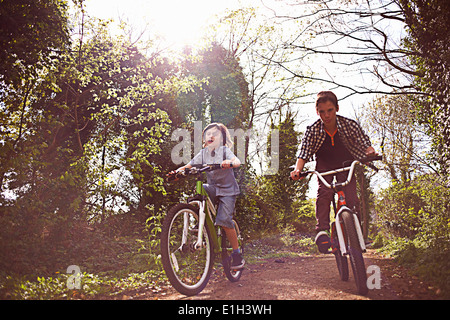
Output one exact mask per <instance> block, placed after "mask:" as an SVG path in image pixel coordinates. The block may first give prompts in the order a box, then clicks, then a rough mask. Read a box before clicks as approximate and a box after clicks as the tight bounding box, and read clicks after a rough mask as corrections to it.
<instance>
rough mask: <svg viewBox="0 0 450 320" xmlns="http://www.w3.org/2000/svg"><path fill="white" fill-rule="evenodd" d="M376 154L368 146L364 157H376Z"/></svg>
mask: <svg viewBox="0 0 450 320" xmlns="http://www.w3.org/2000/svg"><path fill="white" fill-rule="evenodd" d="M377 155H378V153H376V152H375V149H374V148H373V147H372V146H370V147H368V148H367V149H366V156H377Z"/></svg>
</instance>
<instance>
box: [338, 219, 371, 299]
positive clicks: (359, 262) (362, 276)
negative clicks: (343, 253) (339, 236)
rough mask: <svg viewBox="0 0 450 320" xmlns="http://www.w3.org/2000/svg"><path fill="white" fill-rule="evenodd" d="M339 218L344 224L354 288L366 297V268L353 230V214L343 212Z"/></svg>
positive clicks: (354, 229)
mask: <svg viewBox="0 0 450 320" xmlns="http://www.w3.org/2000/svg"><path fill="white" fill-rule="evenodd" d="M341 217H342V221H343V222H344V228H345V234H346V236H347V249H348V253H349V256H350V264H351V266H352V270H353V276H354V278H355V283H356V288H357V290H358V294H360V295H366V294H367V293H368V291H369V289H368V288H367V274H366V267H365V265H364V258H363V256H362V250H361V246H360V244H359V238H358V234H357V232H356V228H355V220H354V218H353V213H352V212H350V211H343V212H342V214H341Z"/></svg>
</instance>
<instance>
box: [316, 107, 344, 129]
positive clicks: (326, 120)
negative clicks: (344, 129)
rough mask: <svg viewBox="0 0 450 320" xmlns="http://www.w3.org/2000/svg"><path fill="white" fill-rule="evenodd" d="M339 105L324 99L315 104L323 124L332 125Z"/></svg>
mask: <svg viewBox="0 0 450 320" xmlns="http://www.w3.org/2000/svg"><path fill="white" fill-rule="evenodd" d="M338 111H339V106H335V105H334V104H333V102H331V101H325V102H322V103H319V104H318V105H317V114H318V115H319V117H320V119H321V120H322V122H323V124H324V125H325V126H332V125H334V124H335V122H336V112H338Z"/></svg>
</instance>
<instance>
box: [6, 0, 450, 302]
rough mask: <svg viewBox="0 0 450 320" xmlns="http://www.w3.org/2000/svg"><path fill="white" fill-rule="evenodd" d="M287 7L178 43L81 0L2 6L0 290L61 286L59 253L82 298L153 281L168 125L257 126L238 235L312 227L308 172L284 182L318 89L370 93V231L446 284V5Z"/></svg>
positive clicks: (184, 190)
mask: <svg viewBox="0 0 450 320" xmlns="http://www.w3.org/2000/svg"><path fill="white" fill-rule="evenodd" d="M287 3H288V4H289V14H287V13H283V14H273V15H271V16H269V15H267V14H265V15H263V14H261V13H260V12H259V11H258V9H257V8H254V7H244V8H242V9H239V10H233V11H228V12H226V13H224V14H223V15H222V16H220V17H218V18H217V22H216V23H214V24H213V25H211V27H210V28H209V29H207V30H205V38H204V41H203V43H201V44H198V46H196V47H186V48H184V49H182V50H178V51H174V50H169V49H165V48H164V46H163V45H161V43H160V42H159V41H158V38H157V37H156V35H154V37H153V36H147V35H145V36H144V33H143V32H142V33H141V32H140V31H139V30H136V29H134V28H133V26H131V25H129V24H127V23H124V22H122V23H120V24H119V26H120V28H117V27H115V28H112V26H113V25H116V24H114V21H110V20H102V19H98V18H96V17H94V16H90V15H89V14H88V12H87V10H86V8H85V4H84V1H83V0H73V1H59V0H47V1H44V0H38V1H36V0H18V1H16V0H14V1H12V0H1V1H0V146H1V147H0V182H1V194H0V297H2V298H9V299H38V298H44V299H45V298H70V297H71V295H70V293H69V292H68V289H67V288H66V283H65V281H66V279H67V275H66V269H67V267H68V266H69V265H78V266H80V268H81V270H82V272H83V273H84V277H83V279H84V280H83V281H84V283H88V284H89V286H87V287H86V288H85V292H84V294H85V295H92V296H95V295H97V294H99V293H105V292H115V291H117V290H120V288H122V287H128V286H139V285H140V284H141V283H143V282H145V283H147V285H148V283H149V282H151V281H157V280H158V279H159V278H160V277H163V272H162V271H161V264H160V257H159V238H158V236H159V231H160V224H161V221H162V218H163V217H164V213H165V212H166V211H167V209H168V208H169V207H170V206H171V205H173V204H174V203H177V202H179V201H180V200H182V199H184V198H185V197H186V196H187V195H188V193H189V190H191V189H192V181H189V180H185V181H180V182H177V183H170V184H168V183H166V182H165V180H164V177H165V174H166V173H167V172H169V171H170V170H173V169H175V168H176V167H177V166H176V165H174V164H173V163H172V162H171V161H170V153H171V150H172V148H173V147H174V146H175V145H176V144H177V143H179V141H172V139H171V134H172V132H173V130H174V129H176V128H186V129H188V130H190V131H193V125H194V121H197V120H201V121H203V123H204V124H207V123H209V122H213V121H214V122H223V123H224V124H226V125H227V126H228V128H233V129H234V128H236V129H237V128H240V129H243V130H249V129H250V130H251V131H252V132H253V134H254V135H255V136H256V139H255V140H254V141H253V140H251V139H249V138H247V139H246V145H245V149H246V161H245V162H244V165H243V166H242V167H241V168H239V169H237V170H236V171H235V173H236V177H237V179H238V183H239V185H240V186H241V191H242V194H241V196H240V197H239V199H238V203H237V217H236V218H237V220H238V221H239V223H240V226H241V229H242V230H243V231H244V234H245V237H246V239H256V238H258V237H262V236H263V235H265V234H276V233H283V232H296V233H299V234H308V233H311V232H312V231H313V229H314V224H315V218H314V199H310V197H307V192H308V181H304V182H301V183H293V182H291V181H289V180H288V179H287V177H288V174H289V171H290V170H289V169H288V167H289V166H290V165H292V164H294V163H295V159H296V154H297V150H298V146H299V143H300V140H301V137H302V130H304V124H307V123H311V122H312V118H311V117H307V116H305V113H306V111H305V110H306V109H311V108H313V104H311V102H312V101H313V100H314V95H315V94H316V93H317V88H323V89H331V90H335V89H336V90H341V89H344V90H345V94H341V95H340V96H339V97H338V98H340V104H341V105H343V104H345V101H346V100H345V99H347V98H348V97H350V96H356V95H369V96H370V97H372V98H371V101H370V103H366V104H364V105H359V106H355V112H354V115H353V118H355V119H357V120H358V121H359V122H360V123H361V125H362V126H363V127H364V129H365V130H366V132H367V133H368V134H369V136H370V137H371V140H372V142H373V143H374V145H375V147H376V149H377V151H378V152H379V153H380V154H382V155H383V157H384V160H383V163H382V164H379V165H378V166H379V168H380V173H379V174H377V175H375V173H374V171H372V170H370V169H365V170H361V171H359V172H358V176H357V178H358V182H359V187H358V188H359V192H360V194H361V197H362V202H363V207H364V212H363V216H364V218H363V220H364V221H363V226H364V232H365V235H366V237H367V238H369V239H371V240H372V241H373V246H374V247H376V248H379V250H380V251H382V252H384V253H385V254H387V255H391V256H394V257H396V258H397V259H398V261H399V262H401V263H404V264H407V265H409V266H410V267H411V268H413V269H414V270H415V271H416V272H417V273H418V274H419V275H420V276H422V277H425V278H427V279H429V280H431V281H434V282H436V283H437V285H438V286H439V287H440V288H441V290H442V292H443V293H444V294H447V295H448V292H449V286H450V281H449V270H450V256H449V240H450V232H449V230H450V213H449V212H450V205H449V202H448V199H450V189H449V186H450V179H449V174H450V138H449V137H450V107H449V97H450V92H449V88H450V48H449V46H450V45H449V42H448V39H450V34H449V32H450V31H449V28H448V25H447V22H448V16H449V15H450V2H448V1H446V0H431V1H421V0H413V1H406V0H391V1H390V0H380V1H359V0H352V1H309V2H297V1H290V2H289V1H287ZM392 26H395V28H397V29H395V28H394V31H392V29H391V28H392ZM322 60H326V61H328V62H329V63H330V64H331V65H335V66H336V68H344V70H345V71H346V72H348V73H345V72H344V73H342V74H341V76H339V77H336V76H333V75H332V74H331V73H324V72H317V61H322ZM337 70H338V69H337ZM339 70H340V69H339ZM352 72H353V73H354V74H356V75H365V76H366V77H370V79H371V81H365V82H355V81H354V80H352V79H354V78H352V77H350V74H351V73H352ZM355 72H356V73H355ZM349 79H350V80H349ZM312 110H313V109H312ZM308 112H309V114H311V110H310V111H308ZM312 114H313V115H314V113H312ZM314 119H315V118H314ZM273 129H278V130H279V139H280V140H279V142H280V143H279V145H280V148H279V170H278V172H277V173H276V174H271V175H267V174H266V175H264V174H262V172H264V166H265V165H266V164H265V163H266V162H267V159H266V158H265V157H266V154H270V148H271V146H270V141H271V140H270V132H271V131H272V130H273ZM192 137H193V134H192ZM252 141H253V142H252ZM380 176H381V177H382V178H379V177H380ZM377 177H378V178H377ZM380 185H381V187H380ZM36 279H37V280H36ZM112 288H114V289H112Z"/></svg>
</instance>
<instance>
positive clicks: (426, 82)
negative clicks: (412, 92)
mask: <svg viewBox="0 0 450 320" xmlns="http://www.w3.org/2000/svg"><path fill="white" fill-rule="evenodd" d="M399 4H400V6H401V8H402V10H403V13H404V16H405V23H406V26H407V28H406V29H407V32H408V36H407V37H406V38H405V39H404V44H405V46H406V48H408V49H409V50H411V51H412V52H413V54H411V55H410V61H411V63H412V64H413V65H414V66H415V68H416V76H415V79H414V85H415V87H416V88H418V90H419V91H421V92H423V93H424V95H422V96H419V97H416V98H415V100H416V106H417V109H418V111H419V120H420V121H421V122H422V123H423V124H425V125H426V126H427V128H428V131H429V134H430V135H431V136H432V137H433V138H434V139H433V140H434V141H433V147H434V149H435V152H434V154H433V155H434V156H435V159H436V160H437V162H438V163H439V164H440V165H441V170H442V172H443V173H444V174H445V175H446V176H447V177H448V174H449V172H450V168H449V165H450V162H449V160H450V153H449V150H450V139H449V137H450V120H449V119H450V113H449V110H450V108H449V102H450V101H449V97H450V67H449V65H450V63H449V62H450V55H449V51H448V39H449V38H450V30H449V28H448V27H447V25H448V23H447V20H448V19H447V17H448V16H449V14H450V3H449V2H448V1H446V0H433V1H416V0H414V1H406V0H401V1H399Z"/></svg>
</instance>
